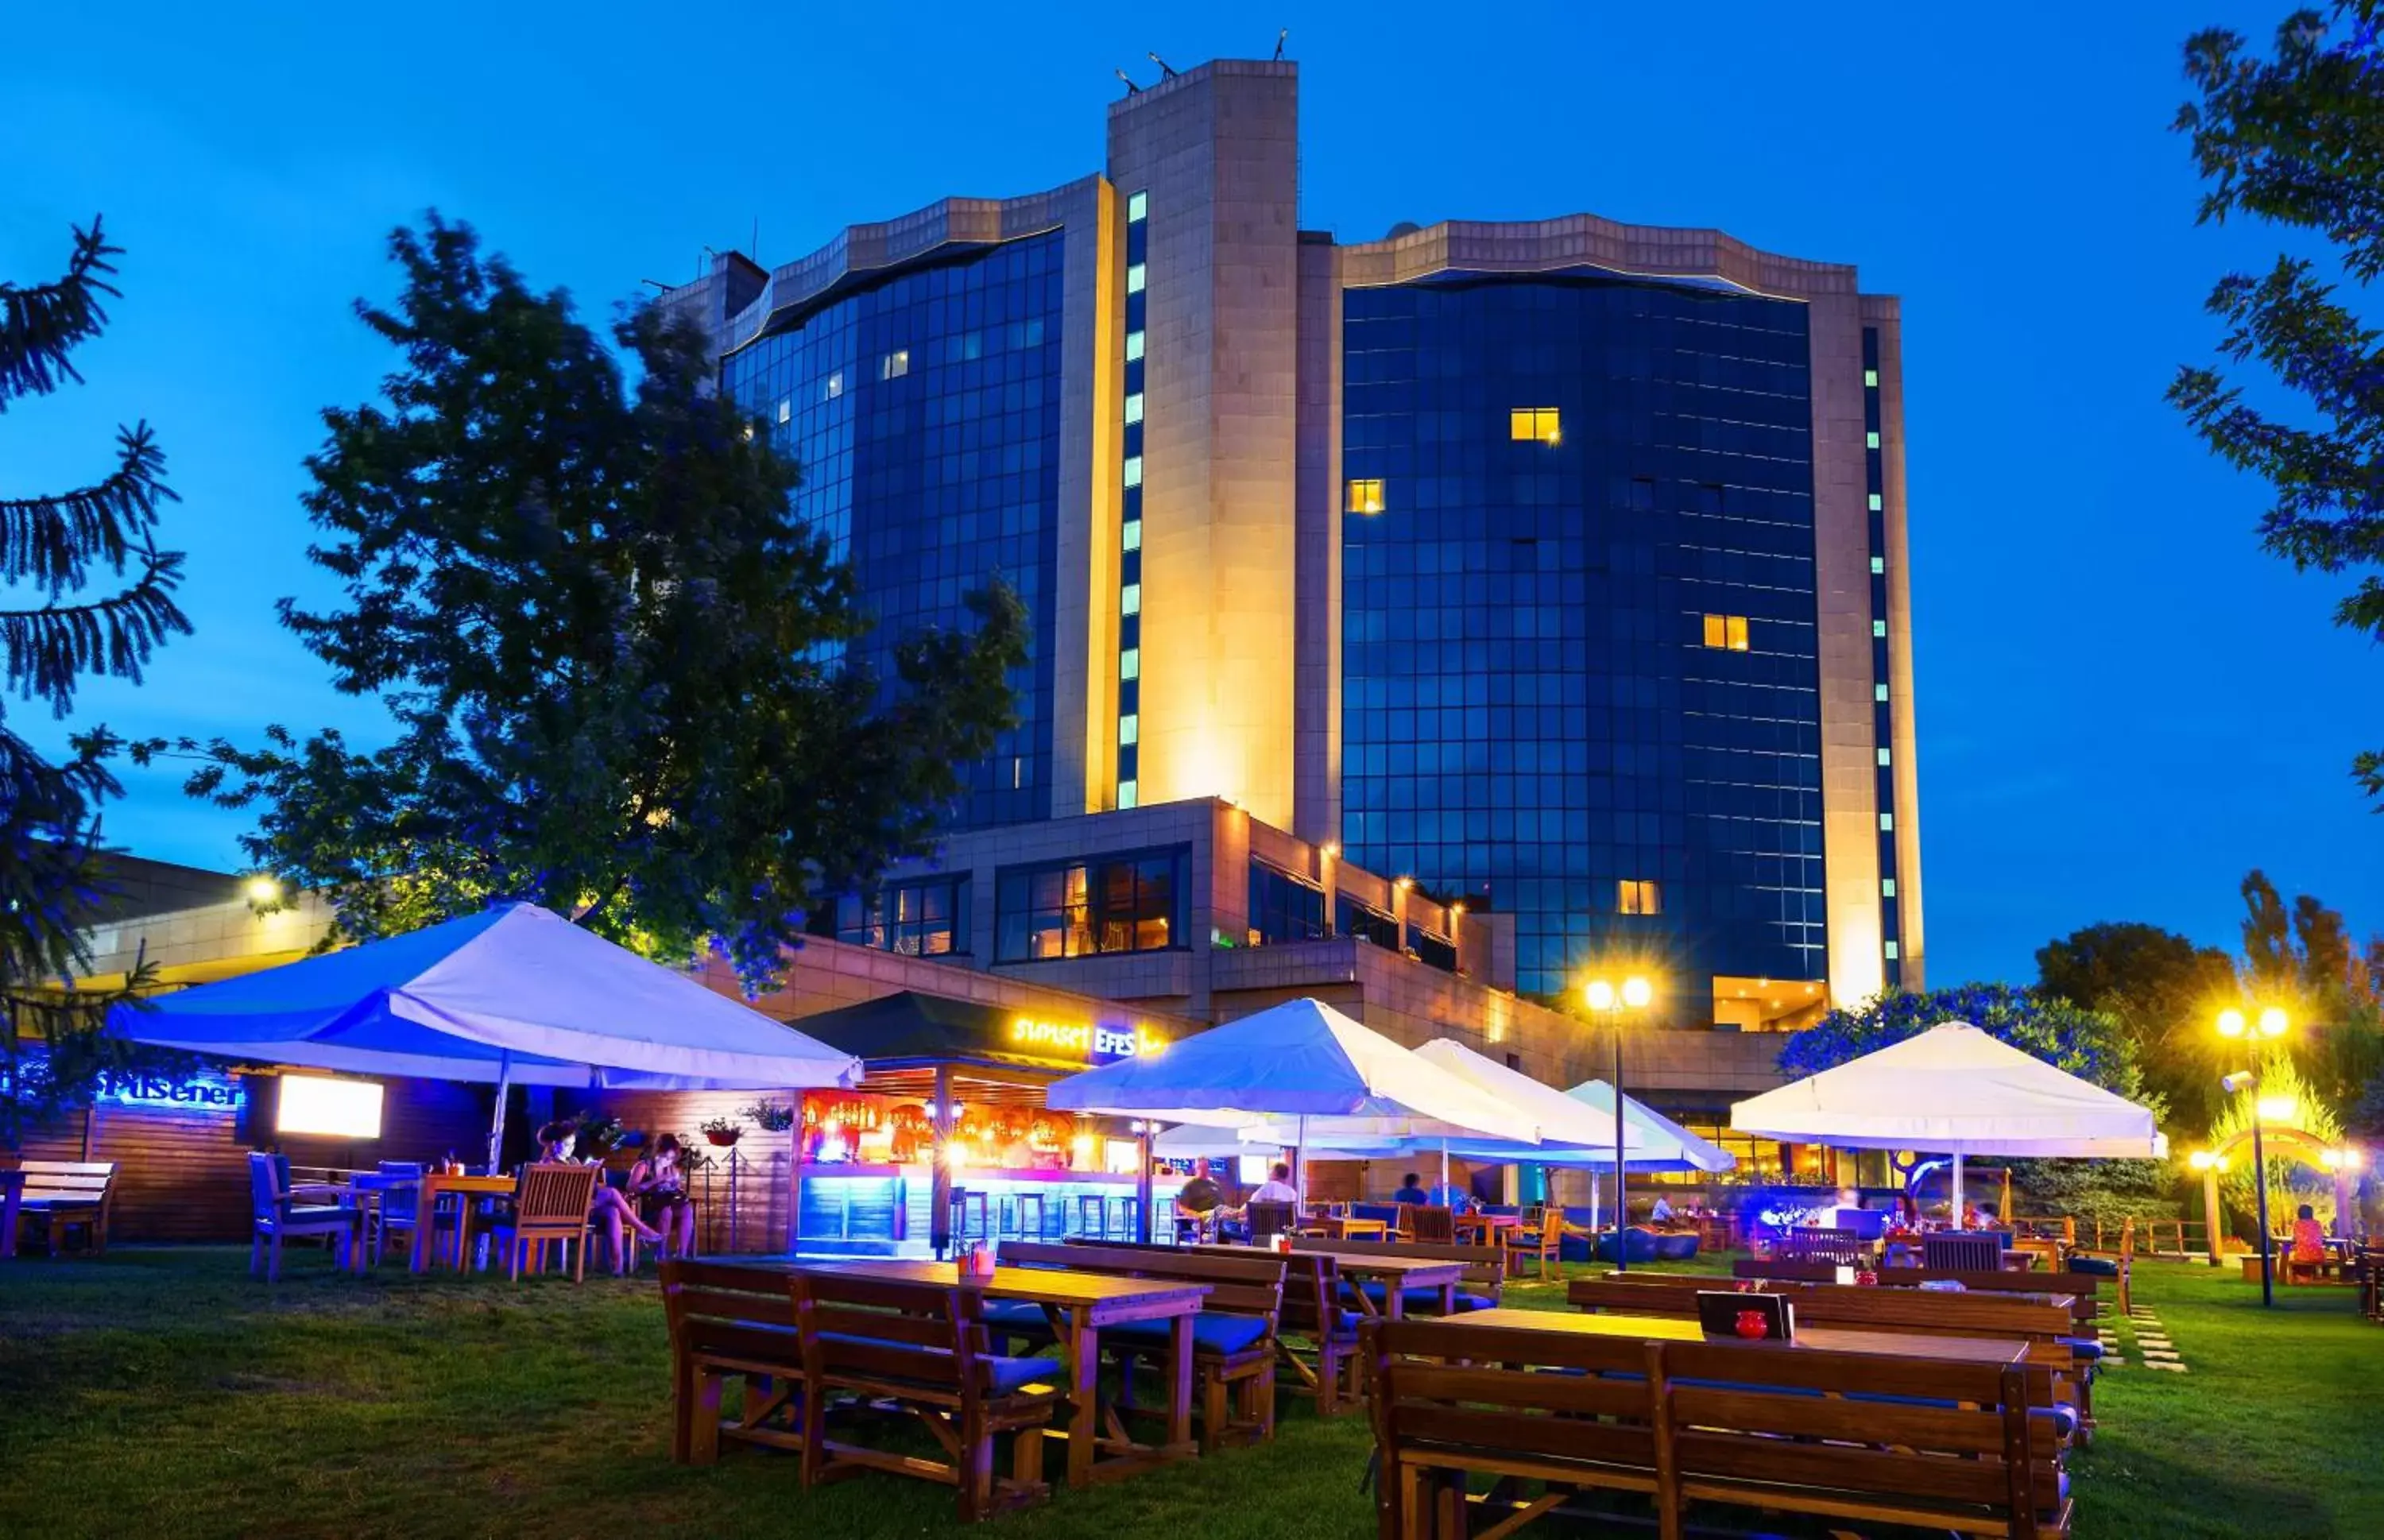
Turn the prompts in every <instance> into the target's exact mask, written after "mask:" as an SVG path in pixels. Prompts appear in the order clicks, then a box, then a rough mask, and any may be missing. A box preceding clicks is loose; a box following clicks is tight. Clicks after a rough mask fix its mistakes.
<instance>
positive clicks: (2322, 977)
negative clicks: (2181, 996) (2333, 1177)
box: [2242, 870, 2384, 1107]
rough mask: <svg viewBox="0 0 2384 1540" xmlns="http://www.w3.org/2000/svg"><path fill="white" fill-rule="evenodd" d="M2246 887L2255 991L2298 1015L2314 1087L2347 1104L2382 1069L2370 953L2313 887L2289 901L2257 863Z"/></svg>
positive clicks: (2298, 1041) (2302, 1053)
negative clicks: (2357, 945)
mask: <svg viewBox="0 0 2384 1540" xmlns="http://www.w3.org/2000/svg"><path fill="white" fill-rule="evenodd" d="M2242 891H2243V902H2244V909H2245V915H2244V919H2243V951H2244V955H2245V958H2246V971H2247V972H2248V974H2249V975H2250V977H2249V979H2248V980H2247V983H2248V985H2249V988H2250V991H2251V993H2252V994H2253V995H2254V998H2255V1002H2256V1003H2260V1004H2284V1005H2285V1006H2286V1007H2287V1008H2288V1009H2289V1011H2290V1012H2291V1014H2292V1016H2293V1017H2294V1018H2295V1022H2296V1025H2297V1027H2298V1030H2296V1031H2295V1032H2294V1034H2293V1035H2292V1037H2291V1040H2290V1041H2291V1051H2292V1052H2293V1054H2294V1057H2295V1058H2296V1060H2297V1061H2298V1062H2299V1064H2300V1067H2301V1073H2303V1074H2305V1075H2307V1076H2308V1077H2309V1080H2310V1083H2311V1086H2312V1087H2313V1090H2314V1094H2315V1095H2316V1097H2318V1098H2319V1099H2323V1100H2324V1101H2326V1102H2327V1103H2328V1105H2329V1106H2333V1107H2341V1106H2345V1105H2348V1104H2349V1103H2350V1101H2351V1100H2352V1099H2353V1098H2355V1097H2357V1096H2358V1095H2359V1093H2360V1090H2361V1088H2362V1087H2364V1086H2365V1084H2366V1083H2367V1081H2368V1079H2369V1078H2370V1077H2371V1076H2373V1075H2375V1074H2377V1073H2378V1071H2379V1070H2384V1019H2379V1012H2378V1000H2377V998H2376V994H2375V990H2374V988H2373V987H2372V985H2373V979H2372V977H2371V975H2370V971H2369V958H2368V956H2366V955H2364V954H2354V953H2353V950H2352V944H2351V937H2350V932H2349V929H2348V928H2347V927H2346V926H2345V925H2344V923H2343V918H2342V915H2341V913H2339V912H2338V911H2335V910H2332V909H2329V908H2328V907H2327V906H2326V905H2325V904H2324V903H2322V902H2320V901H2319V900H2317V899H2316V898H2314V897H2312V896H2311V895H2310V894H2307V893H2300V894H2296V895H2294V898H2293V900H2292V903H2291V905H2290V906H2288V905H2287V904H2286V903H2285V901H2284V900H2283V898H2282V897H2281V896H2280V895H2279V894H2278V891H2277V888H2276V885H2275V884H2274V883H2272V882H2270V881H2269V880H2268V878H2267V876H2266V875H2265V874H2263V873H2261V872H2259V871H2256V870H2255V871H2254V872H2252V873H2250V874H2248V875H2247V876H2245V877H2244V878H2243V888H2242ZM2370 950H2371V951H2373V950H2374V948H2373V946H2372V945H2371V948H2370Z"/></svg>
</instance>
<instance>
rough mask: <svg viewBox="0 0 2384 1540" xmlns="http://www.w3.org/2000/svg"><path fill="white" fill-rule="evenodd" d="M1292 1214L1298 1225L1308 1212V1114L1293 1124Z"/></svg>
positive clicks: (1293, 1221) (1304, 1113)
mask: <svg viewBox="0 0 2384 1540" xmlns="http://www.w3.org/2000/svg"><path fill="white" fill-rule="evenodd" d="M1291 1137H1292V1146H1291V1216H1292V1223H1294V1224H1295V1225H1296V1224H1298V1223H1299V1221H1300V1220H1301V1219H1302V1218H1303V1217H1305V1216H1306V1214H1307V1213H1308V1114H1307V1113H1306V1112H1302V1113H1300V1114H1299V1118H1298V1122H1297V1123H1295V1124H1293V1125H1292V1133H1291Z"/></svg>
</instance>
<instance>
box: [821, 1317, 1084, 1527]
mask: <svg viewBox="0 0 2384 1540" xmlns="http://www.w3.org/2000/svg"><path fill="white" fill-rule="evenodd" d="M788 1290H789V1292H790V1296H791V1298H792V1299H793V1302H794V1310H795V1335H796V1337H797V1339H798V1341H799V1343H800V1344H801V1353H802V1366H803V1380H802V1383H803V1397H804V1402H805V1407H804V1418H805V1424H806V1425H805V1428H804V1432H803V1436H802V1439H801V1445H802V1484H804V1485H805V1486H816V1485H818V1484H821V1483H823V1482H829V1481H840V1480H843V1479H844V1478H846V1477H848V1476H853V1475H859V1474H861V1473H862V1472H867V1471H885V1472H891V1473H892V1474H895V1475H902V1476H911V1477H914V1478H918V1479H922V1480H926V1481H934V1482H941V1483H943V1484H946V1485H948V1486H954V1487H957V1488H959V1490H960V1518H961V1522H962V1523H964V1524H966V1523H975V1522H976V1521H979V1520H981V1519H987V1518H991V1517H992V1516H993V1515H994V1514H995V1513H998V1512H1000V1511H1002V1510H1003V1509H1012V1508H1023V1507H1025V1506H1028V1505H1029V1504H1032V1503H1036V1502H1039V1501H1041V1500H1042V1499H1043V1498H1045V1497H1049V1496H1050V1492H1051V1488H1050V1484H1049V1483H1047V1482H1046V1481H1044V1479H1043V1434H1044V1430H1045V1429H1046V1428H1047V1427H1048V1426H1049V1423H1050V1421H1051V1413H1052V1410H1053V1409H1054V1408H1056V1407H1057V1406H1058V1405H1059V1403H1060V1399H1061V1394H1062V1393H1061V1388H1060V1386H1059V1385H1058V1384H1057V1383H1055V1382H1056V1381H1057V1379H1058V1375H1057V1373H1056V1372H1055V1371H1057V1370H1058V1369H1059V1368H1060V1365H1058V1364H1056V1363H1054V1362H1052V1361H1051V1360H1049V1359H1025V1358H1007V1357H1002V1356H999V1355H996V1354H993V1353H989V1352H987V1350H986V1347H985V1326H984V1323H983V1322H982V1321H981V1320H980V1319H979V1315H978V1311H979V1308H980V1307H981V1306H982V1305H983V1303H984V1298H983V1296H982V1295H980V1294H979V1293H978V1292H977V1291H976V1290H975V1289H970V1288H963V1287H952V1288H945V1287H940V1286H938V1285H933V1284H913V1283H894V1282H890V1281H888V1280H885V1279H879V1278H868V1277H862V1276H859V1275H855V1274H851V1273H792V1274H790V1275H789V1278H788ZM839 1396H846V1397H852V1398H855V1399H857V1400H859V1401H860V1402H861V1403H863V1407H864V1408H873V1407H875V1406H876V1405H878V1404H890V1405H892V1406H893V1407H894V1408H896V1409H897V1410H899V1411H901V1412H904V1413H907V1414H909V1415H910V1416H912V1417H913V1418H915V1419H916V1420H917V1421H918V1422H919V1423H920V1424H921V1425H922V1426H924V1427H925V1429H926V1430H927V1432H928V1433H929V1434H932V1435H933V1436H934V1437H935V1440H936V1442H937V1444H939V1445H941V1446H942V1447H943V1450H944V1453H945V1455H946V1456H947V1457H948V1459H945V1460H934V1459H921V1458H920V1457H918V1456H915V1455H910V1454H903V1453H899V1452H897V1451H894V1450H891V1449H881V1448H877V1447H874V1446H870V1445H863V1444H853V1443H846V1442H842V1441H840V1440H838V1439H837V1438H836V1437H834V1436H833V1434H834V1432H835V1428H834V1424H833V1418H834V1416H835V1414H836V1411H837V1410H838V1408H837V1405H836V1401H837V1398H838V1397H839ZM1002 1434H1009V1435H1011V1437H1012V1440H1013V1442H1012V1448H1011V1470H1010V1473H1009V1474H1008V1475H1007V1476H1003V1475H999V1474H997V1473H996V1471H995V1467H994V1440H995V1439H996V1438H997V1437H999V1436H1000V1435H1002Z"/></svg>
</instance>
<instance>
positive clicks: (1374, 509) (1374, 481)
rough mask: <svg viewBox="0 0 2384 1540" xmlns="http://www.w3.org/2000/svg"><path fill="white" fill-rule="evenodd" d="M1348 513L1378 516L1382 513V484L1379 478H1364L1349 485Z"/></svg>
mask: <svg viewBox="0 0 2384 1540" xmlns="http://www.w3.org/2000/svg"><path fill="white" fill-rule="evenodd" d="M1347 507H1348V511H1349V512H1350V513H1353V514H1379V513H1381V512H1382V511H1383V482H1382V478H1380V477H1365V478H1360V479H1358V480H1353V481H1351V482H1350V483H1349V498H1348V503H1347Z"/></svg>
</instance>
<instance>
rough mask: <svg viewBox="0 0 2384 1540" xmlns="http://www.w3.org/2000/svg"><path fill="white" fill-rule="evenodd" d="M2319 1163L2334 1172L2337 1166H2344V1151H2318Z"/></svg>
mask: <svg viewBox="0 0 2384 1540" xmlns="http://www.w3.org/2000/svg"><path fill="white" fill-rule="evenodd" d="M2317 1163H2318V1164H2320V1165H2322V1166H2324V1167H2326V1169H2327V1170H2328V1171H2332V1170H2334V1169H2335V1168H2336V1167H2337V1166H2340V1165H2341V1164H2342V1151H2341V1150H2340V1149H2322V1150H2320V1151H2318V1157H2317Z"/></svg>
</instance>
